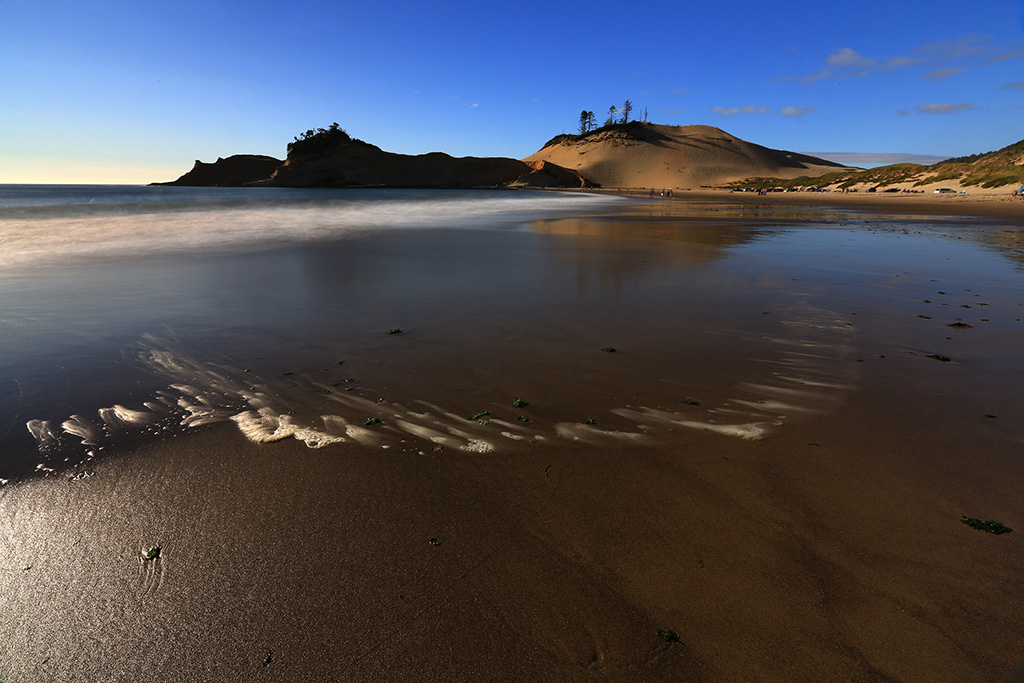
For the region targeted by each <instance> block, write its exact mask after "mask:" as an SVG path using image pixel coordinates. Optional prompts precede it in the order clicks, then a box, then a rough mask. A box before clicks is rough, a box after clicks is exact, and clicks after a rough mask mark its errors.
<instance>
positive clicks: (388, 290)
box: [0, 193, 1024, 683]
mask: <svg viewBox="0 0 1024 683" xmlns="http://www.w3.org/2000/svg"><path fill="white" fill-rule="evenodd" d="M688 196H689V195H688V194H683V193H680V194H679V195H677V198H685V197H688ZM702 197H703V196H702ZM732 197H734V195H730V194H728V193H712V194H710V195H709V196H708V197H707V198H706V199H702V203H701V205H700V206H696V207H691V208H693V210H692V211H691V210H690V209H687V208H685V207H684V203H683V202H675V201H674V202H671V207H672V208H671V209H666V210H664V211H661V210H660V209H658V210H656V211H651V210H650V206H649V205H648V203H647V202H629V203H628V204H630V206H629V207H626V210H617V209H615V208H612V209H610V210H608V211H606V212H605V213H603V214H600V215H586V216H572V217H567V216H557V217H554V218H552V219H550V220H538V221H536V222H534V223H531V224H530V226H529V227H530V228H531V229H530V230H524V231H504V230H491V231H486V230H476V231H475V230H448V231H444V230H437V231H424V232H422V233H417V232H414V231H408V232H396V233H394V234H377V235H373V236H367V237H363V238H359V239H352V240H348V241H344V242H341V243H331V244H321V243H317V244H313V245H306V246H302V245H295V246H293V247H289V248H287V249H282V250H278V251H271V252H258V253H248V252H247V253H239V254H234V255H230V256H208V257H206V258H201V259H197V258H195V257H194V256H180V257H177V258H171V257H168V258H165V259H153V260H149V261H147V262H146V263H145V264H144V265H145V271H144V272H145V277H146V281H147V283H148V287H149V289H147V290H146V292H147V293H146V295H145V296H140V292H139V291H138V289H137V288H133V287H131V286H130V285H132V284H133V283H136V282H137V281H138V278H139V273H140V270H139V267H138V266H139V264H137V263H135V264H131V265H124V264H118V263H110V264H105V265H104V266H103V267H102V269H98V268H96V269H89V268H80V269H79V270H77V271H76V273H77V275H78V278H77V279H75V280H74V288H75V290H74V291H75V292H76V293H77V294H78V295H80V296H81V297H82V298H83V300H86V301H93V300H96V298H97V297H96V296H90V293H91V292H92V291H102V292H110V291H125V292H130V293H131V295H132V296H131V297H126V298H124V299H122V300H121V303H122V306H120V307H118V310H112V311H107V310H106V309H104V311H99V312H101V313H103V315H104V316H106V317H101V318H100V319H99V320H100V322H101V323H102V325H101V326H100V328H101V330H102V332H103V334H104V335H109V336H110V337H111V338H112V339H113V340H114V341H106V340H105V339H103V340H100V341H98V342H97V344H96V347H95V351H90V352H88V353H83V352H82V351H81V349H80V346H81V344H82V342H81V341H77V342H76V341H75V340H76V335H77V334H79V333H80V332H81V331H86V332H88V331H90V330H93V329H95V328H94V327H91V326H92V325H94V324H95V322H96V319H97V316H96V313H97V311H90V310H88V309H85V310H79V309H77V308H67V309H60V310H61V311H63V315H61V316H60V318H59V320H60V323H61V325H60V327H59V328H57V329H56V332H55V334H59V335H60V337H61V338H60V341H61V342H62V343H64V342H66V343H67V349H68V351H67V352H66V353H61V354H59V357H60V358H59V360H60V363H59V367H57V370H58V372H57V375H56V378H57V379H56V381H54V382H53V383H52V385H48V386H51V387H52V390H53V391H54V393H55V395H56V396H57V397H58V398H59V396H60V395H62V394H63V395H67V396H70V397H73V398H72V399H71V400H69V401H64V400H63V399H60V400H56V402H55V404H56V405H58V406H59V407H60V409H61V410H63V411H64V412H60V411H58V410H56V409H53V408H52V407H51V408H50V410H49V412H40V413H39V414H36V413H33V414H32V415H30V416H29V417H48V418H50V419H52V420H54V424H56V425H59V424H61V420H64V419H68V418H69V417H70V416H72V415H75V414H80V415H84V416H86V417H88V418H89V419H91V420H95V419H96V408H97V406H88V405H85V402H84V398H83V399H82V401H79V399H78V398H77V397H78V396H79V394H83V393H85V392H86V390H88V391H93V392H96V391H97V387H98V382H99V381H101V380H102V382H104V384H103V387H104V390H103V398H101V399H97V400H103V401H105V402H104V403H102V404H100V405H102V406H103V407H109V406H111V405H116V404H117V403H118V402H120V403H121V404H123V405H125V406H126V407H127V408H129V409H138V408H140V406H142V405H143V402H146V401H149V402H150V403H154V405H155V404H156V403H159V404H160V405H158V406H157V408H158V409H160V410H165V412H166V415H164V414H163V413H161V415H163V417H162V418H161V421H160V422H159V426H160V427H161V429H160V430H159V434H157V435H155V436H148V435H144V434H141V433H140V434H137V436H138V437H139V438H135V437H131V438H128V437H125V438H122V439H121V440H117V439H114V440H113V441H112V442H111V445H110V446H109V447H108V448H107V449H106V450H105V454H104V455H103V457H101V458H97V459H96V460H95V461H87V462H85V463H83V464H82V467H81V468H78V470H76V472H75V473H74V474H81V475H82V476H72V475H73V473H72V472H70V471H69V472H67V473H57V474H53V475H51V476H48V477H42V478H33V479H29V480H27V481H22V482H18V483H14V484H11V485H9V486H4V487H0V615H2V616H0V679H2V680H12V681H13V680H17V681H22V682H23V683H36V682H37V681H38V682H40V683H42V681H47V682H50V681H61V682H63V681H69V682H70V681H77V680H82V679H88V680H125V681H128V680H139V679H141V678H144V677H146V676H150V677H151V676H152V672H153V671H157V670H159V671H163V672H166V675H167V676H169V677H173V678H180V679H183V680H224V681H233V680H239V681H242V680H282V681H283V680H331V679H339V678H340V679H345V680H353V681H360V680H366V681H376V680H417V681H421V680H423V681H451V680H509V681H519V680H576V681H603V680H683V681H688V680H692V681H708V680H723V681H731V680H787V681H789V680H802V679H813V680H876V679H879V678H888V679H893V680H928V681H935V682H940V681H941V682H944V681H949V682H950V683H954V682H955V683H965V682H973V681H979V682H980V681H987V680H992V679H997V680H998V679H1006V678H1007V677H1008V676H1010V675H1011V672H1013V671H1014V668H1015V667H1016V666H1018V663H1019V662H1020V660H1021V655H1022V654H1024V652H1022V650H1024V648H1022V643H1024V622H1022V620H1021V618H1020V615H1021V614H1024V588H1022V587H1021V584H1020V582H1019V581H1018V580H1017V577H1018V575H1019V562H1018V561H1017V559H1018V558H1019V552H1018V551H1019V549H1020V543H1021V533H1024V519H1022V518H1021V516H1020V505H1019V492H1020V491H1021V490H1024V463H1022V462H1021V458H1020V444H1021V443H1022V438H1024V435H1022V433H1021V430H1020V425H1022V424H1024V407H1022V406H1021V404H1020V401H1019V400H1018V394H1019V387H1020V383H1021V381H1024V366H1022V365H1021V363H1020V349H1019V344H1018V343H1017V340H1018V339H1019V338H1020V335H1021V333H1022V331H1024V327H1022V325H1024V323H1021V319H1022V318H1024V298H1022V290H1021V288H1020V284H1021V280H1020V277H1019V270H1017V269H1018V268H1019V265H1018V264H1019V263H1020V261H1019V260H1017V254H1016V252H1014V253H1013V254H1010V253H1009V252H1008V251H1006V250H1005V249H1006V247H999V248H998V249H993V248H992V245H991V243H989V242H985V241H984V240H982V239H981V238H979V237H978V236H977V235H976V234H974V233H977V234H981V233H982V232H986V231H988V228H989V227H990V226H991V227H994V225H993V223H994V222H989V223H987V224H985V225H984V226H983V227H984V230H981V231H968V230H964V231H963V232H962V233H960V234H955V230H949V229H948V223H945V224H944V223H942V222H941V221H932V223H935V224H937V225H941V226H942V229H941V230H936V231H926V233H927V234H921V233H917V232H915V231H910V232H909V233H908V232H907V231H906V230H904V229H903V227H904V226H905V225H906V223H907V221H905V220H904V221H901V222H900V223H895V222H893V225H891V224H890V221H889V219H888V217H887V216H885V215H884V214H886V213H902V212H893V211H888V212H882V214H883V215H881V216H877V217H874V218H873V217H872V216H871V215H867V214H866V218H867V220H865V221H864V222H863V223H864V224H862V222H860V221H850V222H848V223H847V222H845V221H840V222H837V221H834V220H832V217H833V216H834V214H827V213H825V212H822V213H815V212H813V211H809V212H800V215H799V216H796V217H795V218H792V219H791V218H790V217H788V216H784V215H783V216H779V217H775V218H772V217H771V212H768V218H767V219H765V218H762V217H760V216H757V215H753V216H752V215H748V214H750V213H751V212H747V211H745V210H740V211H736V210H732V211H730V210H729V209H730V208H732V209H735V207H736V206H737V205H740V206H741V208H743V205H742V204H740V203H739V202H734V201H732ZM800 198H801V199H802V198H803V197H802V196H801V197H800ZM751 199H754V197H752V198H751ZM757 199H758V200H760V199H763V198H757ZM758 203H759V204H761V203H763V202H761V201H759V202H758ZM623 204H624V205H625V204H627V203H626V202H623ZM655 204H656V205H657V206H659V207H660V206H661V205H662V203H660V202H656V203H655ZM664 204H665V205H669V204H670V203H668V202H665V203H664ZM830 206H831V205H830ZM823 213H824V214H825V218H827V220H826V219H825V218H823ZM805 214H806V215H805ZM937 215H945V212H942V213H939V214H937ZM711 217H716V218H715V219H714V220H712V219H711ZM781 221H784V222H782V223H780V222H781ZM921 224H922V225H928V224H930V222H929V221H922V223H921ZM819 227H820V228H821V229H819ZM893 227H895V228H896V229H890V228H893ZM972 227H973V225H972ZM1005 232H1006V233H1007V234H1016V231H1014V230H1012V229H1007V230H1005ZM961 235H962V236H963V239H958V237H960V236H961ZM999 249H1003V251H999ZM185 264H187V265H188V269H186V270H182V267H183V265H185ZM99 270H102V271H103V273H102V275H100V274H99V272H98V271H99ZM183 273H184V274H185V277H182V274H183ZM90 277H91V278H93V280H90V279H89V278H90ZM257 284H258V285H259V287H257V286H256V285H257ZM91 288H94V289H91ZM66 293H67V285H66V284H65V285H61V284H60V283H53V292H52V296H50V297H47V296H42V295H41V294H40V293H39V292H35V293H34V294H33V296H37V297H40V298H39V299H38V300H39V301H40V302H42V303H43V304H46V303H47V302H50V301H51V299H52V301H55V302H61V303H62V302H63V298H64V296H65V295H66ZM211 293H215V294H216V296H214V297H211V296H209V295H210V294H211ZM136 298H138V301H136ZM179 301H187V302H189V306H187V307H185V306H181V307H179V304H178V302H179ZM136 307H137V309H138V310H136ZM153 310H156V311H158V312H159V315H153V316H152V317H149V316H150V315H151V312H152V311H153ZM74 316H79V317H80V318H81V319H82V320H84V321H86V323H87V324H84V325H83V326H76V325H74V324H72V322H71V320H72V318H73V317H74ZM197 316H198V319H197ZM957 323H963V325H964V326H965V327H963V328H954V327H953V326H954V325H956V324H957ZM156 325H161V326H166V328H167V329H166V334H165V335H163V336H162V337H161V339H159V340H154V341H152V342H151V343H149V346H146V347H144V348H142V351H143V354H142V356H141V358H142V361H140V360H139V358H140V355H139V351H140V343H139V331H140V330H141V332H142V334H144V335H153V334H157V332H156V331H155V330H154V326H156ZM392 329H400V330H401V334H387V332H388V331H391V330H392ZM148 339H150V338H149V337H144V338H143V341H147V340H148ZM53 341H54V340H51V343H52V342H53ZM76 348H77V349H79V353H80V354H81V356H80V357H76V356H75V353H74V352H75V349H76ZM609 349H613V350H609ZM126 350H130V351H132V353H133V355H132V356H131V358H134V359H136V360H135V361H134V363H128V362H126V361H128V360H129V357H128V356H127V355H126ZM99 351H102V352H103V354H104V355H99V353H98V352H99ZM146 362H149V365H148V366H147V365H146ZM140 363H141V365H140ZM51 364H52V363H51ZM40 365H41V367H43V368H45V367H49V365H48V364H47V363H44V362H43V361H40ZM147 367H148V368H150V369H152V370H155V371H156V372H154V373H152V374H147V372H148V371H147ZM125 368H127V370H126V369H125ZM69 370H70V374H69V372H68V371H69ZM119 373H123V374H119ZM39 377H40V378H43V379H45V378H46V377H48V375H47V374H46V373H45V372H44V371H43V370H40V374H39ZM69 377H70V379H69ZM140 380H141V383H140ZM80 388H84V389H81V391H80V390H79V389H80ZM349 389H351V391H349ZM156 397H160V398H162V399H165V401H164V402H160V398H156ZM517 397H522V398H523V399H524V400H525V402H526V405H522V404H520V405H516V403H518V401H516V398H517ZM154 399H155V400H154ZM39 405H40V406H45V405H50V406H52V405H54V404H47V403H45V402H44V401H42V400H41V399H40V404H39ZM83 406H85V407H83ZM161 406H163V407H161ZM258 410H263V411H264V412H263V413H260V414H261V415H262V416H263V418H264V419H263V421H262V424H258V425H257V426H258V427H260V428H261V429H262V430H263V431H262V432H259V431H257V432H256V433H257V434H262V435H264V436H268V438H270V439H271V440H270V441H268V442H266V443H255V442H253V441H250V440H247V439H246V438H245V436H244V435H243V433H242V432H241V431H240V426H241V424H242V423H241V422H239V421H235V420H233V419H232V417H230V416H237V415H239V414H240V411H247V412H248V413H254V412H257V411H258ZM484 410H486V411H487V412H488V414H487V415H483V414H482V411H484ZM51 413H52V414H51ZM189 416H198V417H199V418H200V420H202V419H204V418H208V417H209V418H211V419H213V420H214V423H213V424H206V425H202V423H201V422H197V423H196V426H195V427H184V426H182V425H181V424H180V423H181V421H182V418H183V417H184V418H187V417H189ZM324 416H328V417H327V418H325V417H324ZM519 416H522V417H525V418H527V419H526V420H525V421H521V420H519V419H518V417H519ZM247 417H248V422H249V423H250V424H251V423H256V422H259V420H256V419H255V416H254V415H252V414H249V415H248V416H247ZM370 417H375V418H380V419H381V422H379V423H373V424H367V423H366V422H364V420H367V419H368V418H370ZM218 419H219V420H221V421H220V422H219V423H218V422H216V420H218ZM289 423H291V424H294V425H298V426H302V427H316V428H317V429H320V430H328V431H329V430H330V429H331V428H332V426H333V428H335V430H336V431H335V432H331V434H332V435H336V436H339V437H342V438H344V439H345V441H344V442H339V443H335V444H328V445H325V446H324V447H323V448H309V447H307V446H306V443H304V442H302V441H300V440H298V439H297V438H281V439H280V440H273V439H275V438H277V437H278V436H284V434H285V432H287V430H286V429H285V430H282V432H281V434H277V435H276V436H275V434H274V433H269V432H271V430H272V429H274V428H280V427H282V426H284V427H287V426H288V424H289ZM165 426H166V427H167V428H166V429H164V428H163V427H165ZM124 429H128V427H124ZM154 431H155V430H154ZM112 433H113V432H112ZM299 436H301V434H300V435H299ZM744 437H746V438H744ZM69 443H70V442H69ZM483 443H490V444H492V445H493V446H494V448H493V449H491V450H486V449H483V448H476V447H477V446H479V445H481V444H483ZM71 445H73V446H75V447H76V448H79V447H78V445H77V442H76V443H73V444H71ZM83 448H84V445H83V447H81V448H80V450H82V449H83ZM964 515H967V516H972V517H981V518H994V519H997V520H999V521H1001V522H1003V523H1005V524H1006V526H1008V527H1010V528H1013V529H1015V531H1014V532H1013V533H1010V534H1004V535H1001V536H995V535H992V534H987V533H984V532H980V531H977V530H975V529H972V528H970V527H968V526H966V525H965V524H963V523H962V521H961V516H964ZM157 547H159V548H160V551H159V554H158V556H152V557H150V553H152V552H153V551H154V550H155V548H157ZM659 632H665V633H669V634H675V635H676V636H678V641H677V640H675V639H674V638H672V637H669V638H666V637H665V636H664V635H661V634H660V633H659Z"/></svg>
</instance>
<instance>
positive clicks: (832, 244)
mask: <svg viewBox="0 0 1024 683" xmlns="http://www.w3.org/2000/svg"><path fill="white" fill-rule="evenodd" d="M1002 234H1004V233H1003V232H1000V229H999V228H998V226H995V227H993V226H991V225H989V224H988V223H985V222H984V221H980V222H979V221H978V220H973V219H953V218H941V217H907V216H867V215H861V214H858V213H857V212H855V211H850V210H844V211H839V210H827V211H825V210H821V209H818V210H805V209H793V208H785V209H784V208H779V207H774V208H772V207H767V206H766V207H750V206H749V205H742V206H739V205H736V206H729V205H728V204H727V203H725V204H722V202H708V201H706V200H705V201H703V203H702V202H701V201H694V202H690V203H687V202H664V201H660V200H654V201H650V200H647V199H645V198H644V199H630V198H623V197H614V196H605V195H594V194H578V193H545V192H500V191H495V192H488V191H484V192H473V191H450V192H449V191H414V190H289V189H221V188H201V189H196V188H172V187H135V186H3V187H0V243H2V244H3V250H2V252H0V298H2V299H0V300H2V302H3V307H2V310H0V347H2V350H3V355H2V358H0V440H2V442H3V449H2V451H0V452H2V455H0V480H3V481H5V482H9V481H14V480H17V479H18V478H22V477H26V476H35V475H43V476H68V477H74V476H86V475H87V474H88V472H90V471H91V470H90V469H89V467H90V466H89V463H90V462H92V461H93V460H94V459H95V458H97V457H100V456H101V455H102V454H103V453H104V452H109V451H110V450H111V449H115V450H116V449H118V448H130V447H132V444H139V443H145V442H147V441H152V440H164V439H175V438H181V437H182V436H183V435H186V434H190V435H194V434H201V433H202V429H203V428H204V427H206V426H208V425H211V424H216V423H234V424H236V425H237V427H238V430H239V432H240V434H241V436H243V437H245V438H248V439H249V440H252V441H256V442H259V443H272V442H275V441H279V440H282V439H291V438H294V439H298V440H300V441H302V442H303V443H305V444H307V445H308V446H309V447H311V448H327V447H340V445H341V444H348V445H355V446H362V447H372V448H380V449H389V448H403V449H412V450H417V451H418V450H429V449H431V448H434V447H436V446H444V447H448V448H450V449H453V450H458V451H462V452H474V453H479V452H492V451H495V450H501V448H502V447H504V446H506V445H510V444H514V442H517V441H520V442H528V443H538V442H541V441H544V440H549V441H558V440H570V441H580V440H583V441H592V442H594V443H595V444H601V443H606V444H612V445H614V444H615V443H658V442H659V440H660V439H670V438H674V437H672V436H671V434H670V433H674V432H683V433H686V432H687V431H689V430H692V429H699V430H702V431H712V432H715V433H720V434H722V435H723V436H730V437H741V438H746V439H761V438H766V437H767V436H769V435H770V434H771V433H773V432H774V431H776V430H778V429H779V428H781V427H783V426H785V425H786V424H791V423H792V422H793V421H794V420H799V419H802V418H804V417H806V416H808V415H829V414H833V413H835V412H836V411H839V410H841V409H842V408H841V407H842V406H843V405H844V404H846V403H847V402H848V401H849V400H850V398H851V397H853V396H856V395H857V394H858V391H860V387H861V381H860V376H861V375H862V368H861V367H858V364H857V363H858V362H861V363H863V362H865V361H866V359H867V358H874V359H877V358H879V357H887V358H888V357H893V356H895V357H897V358H903V359H906V358H907V357H908V356H909V355H913V356H917V357H920V358H928V357H929V356H931V357H940V358H946V357H949V358H953V357H957V358H958V361H957V365H960V366H961V367H962V361H961V360H960V358H961V356H962V354H964V353H967V354H970V353H979V354H980V355H981V358H980V359H979V360H978V363H980V364H981V365H983V366H985V367H986V368H988V369H986V370H985V371H983V372H981V376H980V377H975V378H974V379H972V380H971V381H972V383H973V384H972V388H970V389H967V388H964V387H962V386H961V387H959V388H958V392H959V393H958V395H966V394H971V395H972V396H974V395H975V394H978V393H979V388H980V387H987V389H986V391H995V394H994V396H995V397H998V396H1001V395H1002V394H1003V393H1005V392H1007V391H1010V390H1011V389H1010V388H1011V386H1012V382H1011V383H1010V384H1007V385H1006V387H1004V388H998V387H994V385H999V384H1000V382H1001V381H1005V380H1010V379H1013V381H1017V380H1019V379H1021V373H1022V367H1021V365H1022V364H1021V356H1020V352H1019V347H1018V346H1016V345H1015V342H1014V341H1012V339H1013V337H1012V336H1008V335H1010V333H1011V331H1016V332H1019V331H1020V330H1021V329H1022V328H1021V325H1020V322H1019V319H1020V318H1021V317H1022V313H1024V311H1022V310H1021V301H1022V296H1021V292H1022V285H1021V282H1022V279H1021V261H1020V258H1019V252H1015V251H1013V250H1012V249H1010V250H1007V249H1005V248H1002V247H1000V244H999V239H998V237H999V235H1002ZM965 238H966V239H965ZM936 292H938V293H936ZM954 302H955V303H954ZM938 311H941V313H942V315H941V316H939V315H936V313H937V312H938ZM926 321H933V322H926ZM940 321H941V322H940ZM957 323H962V325H963V326H964V327H961V328H960V329H957V328H950V327H949V326H950V325H955V324H957ZM968 325H969V326H970V328H967V327H966V326H968ZM919 328H920V329H919ZM968 329H970V331H968ZM921 334H925V335H926V336H927V338H928V340H929V341H928V343H923V342H922V341H921V338H920V335H921ZM932 337H934V339H933V338H932ZM980 339H985V340H987V341H986V342H985V344H984V345H982V346H979V347H978V348H977V349H974V346H973V345H972V342H974V341H979V340H980ZM1017 339H1018V340H1019V337H1018V338H1017ZM894 347H895V348H894ZM963 347H966V349H967V350H964V348H963ZM982 349H983V350H982ZM994 358H998V359H999V360H998V361H997V362H996V363H995V364H994V365H993V364H992V361H993V359H994ZM929 362H931V363H935V361H934V360H932V361H929ZM1000 364H1001V365H1000ZM936 365H938V364H937V363H936ZM975 365H977V363H975ZM997 368H999V369H997ZM527 395H529V396H527ZM542 395H544V396H546V399H545V400H544V401H538V400H537V399H538V397H539V396H542ZM524 396H525V398H524ZM516 399H522V401H523V402H524V403H527V404H530V403H532V404H534V405H533V410H534V411H536V412H534V413H532V414H531V413H530V411H529V410H526V409H524V410H523V411H522V412H521V411H519V410H517V409H514V408H513V407H512V405H511V403H512V402H513V401H515V400H516ZM971 400H977V401H979V402H985V401H986V400H988V402H989V403H999V402H1000V401H1001V400H1002V399H999V398H992V399H985V397H984V396H981V395H979V396H974V398H972V399H971ZM978 411H980V412H979V414H991V413H993V412H998V411H997V408H995V407H987V408H986V407H979V408H978Z"/></svg>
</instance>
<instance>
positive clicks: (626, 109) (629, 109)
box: [621, 100, 633, 123]
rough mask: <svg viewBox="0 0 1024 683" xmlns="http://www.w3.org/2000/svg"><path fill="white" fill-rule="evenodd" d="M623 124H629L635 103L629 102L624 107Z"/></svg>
mask: <svg viewBox="0 0 1024 683" xmlns="http://www.w3.org/2000/svg"><path fill="white" fill-rule="evenodd" d="M621 111H622V122H623V123H629V114H630V113H631V112H632V111H633V103H632V102H630V101H629V100H626V102H625V103H624V104H623V105H622V110H621Z"/></svg>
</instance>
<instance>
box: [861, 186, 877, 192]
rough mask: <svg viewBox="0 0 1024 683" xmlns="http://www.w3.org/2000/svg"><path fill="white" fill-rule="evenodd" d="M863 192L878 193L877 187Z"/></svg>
mask: <svg viewBox="0 0 1024 683" xmlns="http://www.w3.org/2000/svg"><path fill="white" fill-rule="evenodd" d="M864 191H865V192H878V188H877V187H869V188H868V189H866V190H864Z"/></svg>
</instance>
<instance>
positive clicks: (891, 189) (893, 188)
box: [882, 187, 900, 192]
mask: <svg viewBox="0 0 1024 683" xmlns="http://www.w3.org/2000/svg"><path fill="white" fill-rule="evenodd" d="M899 191H900V188H898V187H890V188H889V189H888V190H882V192H899Z"/></svg>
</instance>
